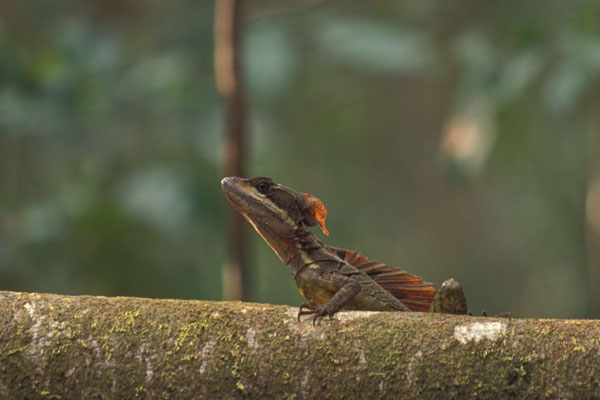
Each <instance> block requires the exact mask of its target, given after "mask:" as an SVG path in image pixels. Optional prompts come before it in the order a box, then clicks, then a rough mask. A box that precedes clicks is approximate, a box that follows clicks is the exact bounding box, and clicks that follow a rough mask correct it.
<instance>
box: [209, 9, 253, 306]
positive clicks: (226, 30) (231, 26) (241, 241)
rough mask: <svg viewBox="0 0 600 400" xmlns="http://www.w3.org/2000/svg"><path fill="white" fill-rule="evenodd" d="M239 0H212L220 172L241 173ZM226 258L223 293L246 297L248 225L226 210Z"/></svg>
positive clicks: (242, 123)
mask: <svg viewBox="0 0 600 400" xmlns="http://www.w3.org/2000/svg"><path fill="white" fill-rule="evenodd" d="M240 9H241V2H240V1H239V0H217V1H216V3H215V56H214V57H215V80H216V83H217V89H218V91H219V93H220V95H221V96H222V97H223V100H224V101H225V106H226V114H225V129H226V132H225V140H224V145H223V154H222V155H223V173H224V174H225V176H244V168H243V166H244V154H245V151H246V149H245V147H246V142H245V140H244V132H245V129H246V124H245V108H244V98H243V81H242V68H241V65H240V47H241V43H240V25H241V24H240ZM229 213H230V214H229V225H228V233H227V243H228V250H227V261H226V262H225V265H224V266H223V297H224V298H226V299H228V300H247V299H248V297H249V296H248V291H249V290H248V289H249V288H248V286H249V282H250V279H249V277H248V274H247V262H246V259H245V257H244V255H245V254H246V236H247V227H246V222H245V221H244V218H243V217H242V216H241V215H240V214H239V213H238V212H236V211H235V210H233V209H232V208H230V210H229Z"/></svg>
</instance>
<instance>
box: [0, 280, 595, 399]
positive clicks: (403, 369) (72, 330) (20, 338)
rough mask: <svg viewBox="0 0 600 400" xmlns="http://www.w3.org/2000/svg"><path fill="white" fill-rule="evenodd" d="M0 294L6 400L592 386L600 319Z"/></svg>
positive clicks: (435, 394)
mask: <svg viewBox="0 0 600 400" xmlns="http://www.w3.org/2000/svg"><path fill="white" fill-rule="evenodd" d="M296 313H297V308H293V307H287V306H274V305H268V304H253V303H240V302H211V301H182V300H151V299H141V298H125V297H117V298H106V297H93V296H61V295H53V294H37V293H14V292H0V398H2V399H25V398H26V399H71V398H77V399H134V398H149V399H161V398H164V399H168V398H174V399H184V398H185V399H195V398H198V399H202V398H210V399H212V398H257V399H264V398H291V399H294V398H295V399H316V398H324V399H327V398H331V399H335V398H344V399H351V398H367V399H373V398H382V397H385V398H403V399H405V398H427V399H430V398H441V399H448V398H465V397H468V398H495V399H497V398H511V397H514V398H578V399H580V398H600V321H598V320H537V319H518V320H514V319H513V320H512V321H508V320H506V319H496V318H475V317H466V316H453V315H440V314H427V313H401V312H397V313H385V312H381V313H375V312H343V313H339V314H338V315H337V316H336V318H335V319H334V320H333V321H327V320H326V321H323V322H322V323H321V324H320V326H317V327H316V328H314V327H313V326H312V324H311V323H310V322H309V321H303V322H302V323H298V321H297V320H296Z"/></svg>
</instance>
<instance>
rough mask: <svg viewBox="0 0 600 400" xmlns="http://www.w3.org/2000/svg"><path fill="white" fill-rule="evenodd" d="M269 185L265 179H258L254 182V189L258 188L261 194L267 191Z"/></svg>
mask: <svg viewBox="0 0 600 400" xmlns="http://www.w3.org/2000/svg"><path fill="white" fill-rule="evenodd" d="M269 187H271V185H269V184H268V183H267V182H265V181H260V182H258V183H257V184H256V190H258V191H259V192H261V193H262V194H265V193H267V191H268V190H269Z"/></svg>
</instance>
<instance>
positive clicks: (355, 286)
mask: <svg viewBox="0 0 600 400" xmlns="http://www.w3.org/2000/svg"><path fill="white" fill-rule="evenodd" d="M360 289H361V285H360V283H359V282H356V281H350V282H348V283H346V284H345V285H344V286H342V288H341V289H340V290H338V291H337V293H336V294H334V295H333V297H332V298H331V300H329V301H328V302H327V303H325V304H323V305H322V306H318V307H316V308H311V306H308V305H306V304H302V305H301V306H300V310H298V321H300V317H301V316H302V315H311V314H314V317H313V325H315V324H316V323H317V321H318V320H319V319H320V318H323V317H324V316H326V315H327V316H328V317H329V318H331V317H332V316H333V315H334V314H335V313H336V312H338V311H340V310H341V309H342V307H344V306H345V305H346V304H348V302H350V301H351V300H352V299H353V298H354V297H355V296H356V295H357V294H358V292H360ZM304 309H306V310H304Z"/></svg>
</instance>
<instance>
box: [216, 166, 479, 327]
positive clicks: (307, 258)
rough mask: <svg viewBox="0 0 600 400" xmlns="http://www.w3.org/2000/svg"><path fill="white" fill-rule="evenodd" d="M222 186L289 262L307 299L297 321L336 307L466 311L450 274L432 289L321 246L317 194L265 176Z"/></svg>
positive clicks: (322, 213) (345, 252)
mask: <svg viewBox="0 0 600 400" xmlns="http://www.w3.org/2000/svg"><path fill="white" fill-rule="evenodd" d="M221 186H222V187H223V191H224V192H225V195H226V196H227V199H228V200H229V201H230V202H231V204H232V205H233V207H235V209H236V210H237V211H239V212H240V213H241V214H242V215H243V216H244V218H246V220H248V222H250V224H252V226H253V227H254V229H256V231H257V232H258V233H259V234H260V235H261V236H262V238H263V239H264V240H265V241H266V242H267V244H268V245H269V246H271V248H272V249H273V251H274V252H275V253H276V254H277V256H278V257H279V258H280V259H281V261H282V262H283V263H284V264H286V265H288V266H289V267H290V270H291V273H292V276H293V278H294V280H295V281H296V286H297V287H298V290H299V291H300V293H301V294H302V296H303V297H304V298H305V299H306V300H307V301H308V304H303V305H301V306H300V310H299V311H298V320H300V317H301V316H302V315H310V314H312V315H313V324H314V323H315V322H316V321H318V320H319V319H320V318H322V317H324V316H329V317H331V316H333V315H334V314H335V313H336V312H338V311H340V310H365V311H433V312H445V313H453V314H466V313H467V304H466V300H465V296H464V294H463V291H462V287H461V286H460V284H459V283H458V282H456V281H454V280H453V279H450V280H448V281H446V282H444V283H443V284H442V286H441V288H440V291H438V292H437V294H436V290H435V288H434V285H433V284H431V283H428V282H423V280H422V279H421V278H419V277H418V276H415V275H412V274H409V273H408V272H405V271H402V270H400V269H398V268H395V267H391V266H389V265H386V264H383V263H380V262H378V261H371V260H369V259H367V257H365V256H363V255H362V254H360V253H358V252H355V251H352V250H344V249H339V248H335V247H331V246H327V245H325V244H324V243H323V242H322V241H321V240H319V239H318V238H317V236H316V235H315V234H313V233H312V232H311V231H310V229H309V227H312V226H315V225H319V227H320V228H321V230H322V231H323V234H325V235H329V232H328V231H327V228H326V227H325V219H326V218H327V209H326V208H325V206H324V205H323V203H322V202H321V201H320V200H319V199H318V198H316V197H314V196H312V195H309V194H306V193H299V192H296V191H294V190H292V189H290V188H288V187H286V186H283V185H279V184H276V183H274V182H273V181H272V180H271V179H270V178H266V177H257V178H252V179H243V178H238V177H228V178H224V179H223V180H222V181H221Z"/></svg>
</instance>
